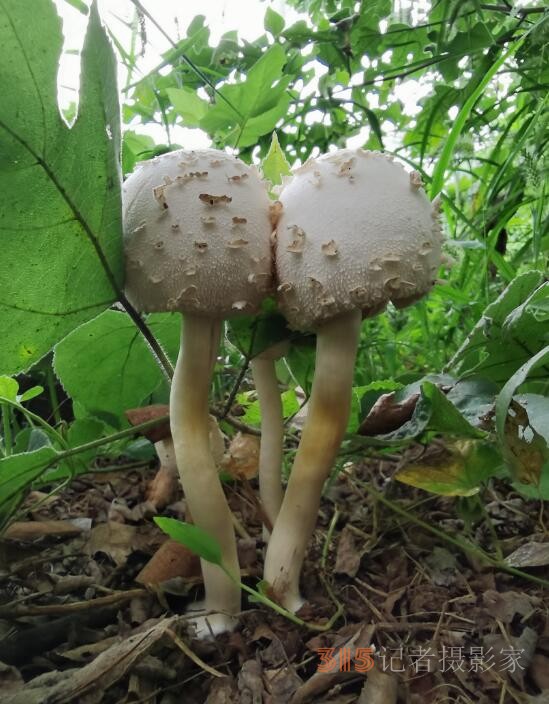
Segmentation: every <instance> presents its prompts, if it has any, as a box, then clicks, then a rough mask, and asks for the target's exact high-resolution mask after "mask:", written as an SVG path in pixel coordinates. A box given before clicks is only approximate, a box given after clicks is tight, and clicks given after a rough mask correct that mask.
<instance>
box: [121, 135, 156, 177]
mask: <svg viewBox="0 0 549 704" xmlns="http://www.w3.org/2000/svg"><path fill="white" fill-rule="evenodd" d="M155 148H156V146H155V143H154V139H153V138H152V137H149V135H146V134H137V133H136V132H134V131H133V130H126V131H125V132H124V136H123V138H122V169H123V171H124V175H126V174H129V173H131V172H132V171H133V170H134V168H135V165H136V164H137V162H138V161H143V160H144V159H147V158H148V157H149V155H152V152H154V150H155Z"/></svg>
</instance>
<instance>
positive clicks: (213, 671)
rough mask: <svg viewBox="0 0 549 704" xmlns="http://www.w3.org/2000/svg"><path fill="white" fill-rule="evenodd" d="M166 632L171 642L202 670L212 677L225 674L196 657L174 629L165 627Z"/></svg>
mask: <svg viewBox="0 0 549 704" xmlns="http://www.w3.org/2000/svg"><path fill="white" fill-rule="evenodd" d="M166 633H167V634H168V635H169V636H170V638H171V639H172V640H173V642H174V643H175V644H176V645H177V647H178V648H179V650H181V652H183V653H185V655H186V656H187V657H188V658H189V659H190V660H192V661H193V662H194V664H195V665H198V667H199V668H200V669H201V670H204V672H207V673H208V674H209V675H213V676H214V677H225V675H224V674H223V673H222V672H219V670H216V669H215V668H213V667H210V665H208V664H207V663H205V662H204V660H202V659H201V658H199V657H198V655H197V654H196V653H194V652H193V651H192V650H191V649H190V648H189V646H188V645H187V644H186V643H185V641H183V640H181V638H180V637H179V636H178V635H177V633H175V632H174V631H172V630H171V628H167V629H166Z"/></svg>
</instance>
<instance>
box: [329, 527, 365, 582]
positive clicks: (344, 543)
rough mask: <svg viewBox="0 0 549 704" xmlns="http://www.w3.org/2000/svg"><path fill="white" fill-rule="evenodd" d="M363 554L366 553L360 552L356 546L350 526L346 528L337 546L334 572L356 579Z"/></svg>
mask: <svg viewBox="0 0 549 704" xmlns="http://www.w3.org/2000/svg"><path fill="white" fill-rule="evenodd" d="M363 553H364V551H363V550H359V549H358V547H357V545H356V541H355V536H354V534H353V532H352V531H351V530H350V528H349V527H348V526H345V527H344V528H343V530H342V531H341V535H340V538H339V542H338V545H337V554H336V563H335V567H334V572H336V573H337V574H346V575H348V576H349V577H356V575H357V573H358V570H359V567H360V560H361V559H362V555H363Z"/></svg>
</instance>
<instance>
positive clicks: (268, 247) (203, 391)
mask: <svg viewBox="0 0 549 704" xmlns="http://www.w3.org/2000/svg"><path fill="white" fill-rule="evenodd" d="M279 199H280V204H277V207H275V208H273V207H272V206H271V205H270V201H269V199H268V196H267V190H266V187H265V185H264V184H263V182H262V181H261V179H260V178H259V176H258V175H257V173H256V171H255V169H253V167H249V166H247V165H245V164H244V163H243V162H241V161H240V160H238V159H237V158H235V157H232V156H229V155H227V154H225V153H223V152H218V151H215V150H202V151H196V152H184V151H176V152H172V153H170V154H166V155H164V156H162V157H159V158H157V159H154V160H152V161H151V162H146V163H145V164H144V165H143V166H141V167H140V168H139V169H138V171H136V172H135V173H134V174H132V175H131V176H130V177H129V179H128V180H127V182H126V184H125V187H124V228H125V245H126V255H127V280H126V292H127V296H128V298H129V300H130V301H132V303H133V304H134V305H135V306H136V308H138V309H139V310H141V311H170V310H171V311H180V312H182V313H184V315H185V321H184V326H183V334H182V347H181V351H180V355H179V358H178V361H177V366H176V370H175V376H174V380H173V384H172V390H171V397H170V423H171V431H172V437H173V441H174V448H175V455H176V461H177V467H178V470H179V474H180V477H181V481H182V484H183V489H184V491H185V495H186V500H187V504H188V506H189V509H190V512H191V514H192V517H193V520H194V521H195V523H196V524H197V525H198V526H200V527H201V528H203V529H204V530H205V531H207V532H208V533H210V534H211V535H212V536H213V537H215V538H216V540H217V541H218V542H219V544H220V545H221V549H222V557H223V563H224V565H225V567H226V568H227V569H228V571H229V572H230V573H231V574H233V575H234V576H236V577H238V574H239V566H238V560H237V555H236V543H235V538H234V533H233V528H232V525H231V516H230V511H229V508H228V505H227V502H226V500H225V497H224V494H223V490H222V488H221V485H220V483H219V480H218V477H217V472H216V468H215V464H214V461H213V458H212V452H211V448H210V442H209V439H208V390H209V386H210V381H211V376H212V371H213V365H214V362H215V358H216V353H217V347H218V343H219V337H220V334H221V321H222V320H223V319H224V318H227V317H229V316H231V315H237V314H240V313H247V314H249V313H254V312H255V311H256V310H257V309H258V307H259V305H260V304H261V301H262V299H263V298H265V296H266V295H268V294H269V293H270V292H271V291H272V290H273V287H274V286H276V297H277V301H278V305H279V308H280V310H281V312H282V313H283V314H284V315H285V317H286V319H287V321H288V323H289V325H290V327H291V328H293V329H295V330H298V331H303V332H314V333H316V335H317V350H316V367H315V374H314V379H313V387H312V393H311V398H310V401H309V411H308V415H307V419H306V422H305V426H304V428H303V432H302V435H301V440H300V443H299V447H298V450H297V453H296V456H295V460H294V465H293V468H292V471H291V474H290V479H289V481H288V485H287V488H286V491H285V493H284V494H283V492H282V485H281V481H280V467H281V461H282V430H283V427H282V418H281V405H280V395H279V391H278V385H277V382H276V377H275V374H274V360H275V359H276V358H277V357H279V356H280V355H281V354H284V349H275V350H273V351H272V353H269V352H267V353H266V354H265V355H264V356H263V358H261V359H256V360H255V362H254V363H253V372H254V378H255V380H256V385H257V387H258V394H259V399H260V404H261V406H262V419H263V429H262V438H263V440H262V447H261V457H260V494H261V499H262V502H263V504H264V512H265V514H266V516H267V517H268V520H269V522H270V523H271V524H272V533H271V535H270V539H269V542H268V547H267V552H266V558H265V573H264V576H265V579H266V581H267V582H269V583H270V585H271V587H272V594H273V595H274V597H275V599H276V600H277V601H278V602H279V603H280V604H282V605H283V606H284V607H286V608H287V609H288V610H291V611H296V610H297V609H299V607H300V606H301V604H302V599H301V597H300V592H299V576H300V571H301V566H302V563H303V558H304V554H305V549H306V547H307V543H308V541H309V539H310V537H311V535H312V532H313V530H314V526H315V522H316V516H317V513H318V508H319V503H320V496H321V491H322V487H323V484H324V481H325V480H326V478H327V476H328V474H329V471H330V469H331V467H332V464H333V462H334V460H335V457H336V454H337V451H338V449H339V446H340V443H341V441H342V439H343V435H344V433H345V429H346V427H347V421H348V417H349V410H350V402H351V390H352V380H353V371H354V363H355V357H356V351H357V346H358V340H359V334H360V325H361V321H362V319H363V318H364V317H367V316H372V315H375V314H377V313H378V312H380V311H381V310H383V309H384V308H385V307H386V305H387V304H388V303H389V302H392V303H393V304H394V305H395V306H397V307H404V306H407V305H410V304H412V303H413V302H414V301H416V300H418V299H419V298H421V297H422V296H424V295H425V294H426V293H427V292H428V291H429V289H430V288H431V286H432V284H433V282H434V279H435V276H436V272H437V270H438V267H439V264H440V260H441V242H442V235H441V228H440V222H439V209H440V207H439V204H438V203H437V202H434V203H430V202H429V200H428V199H427V197H426V195H425V192H424V190H423V188H422V182H421V177H420V174H419V173H418V172H415V171H413V172H411V173H408V172H407V171H406V170H405V169H404V168H403V167H402V166H401V165H399V164H397V163H395V162H394V161H393V160H392V158H391V157H389V156H386V155H384V154H381V153H377V152H367V151H363V150H360V149H359V150H349V149H342V150H338V151H336V152H333V153H330V154H326V155H323V156H321V157H319V158H317V159H310V160H309V161H307V163H306V164H304V165H303V166H302V167H300V168H298V169H296V170H295V171H294V173H293V175H292V176H291V177H290V179H289V180H288V181H287V182H286V183H285V184H284V185H283V187H282V188H281V191H280V194H279ZM273 269H274V271H273ZM270 527H271V526H269V528H270ZM265 535H266V537H268V532H266V533H265ZM202 570H203V576H204V584H205V591H206V603H205V607H206V609H207V610H208V611H216V612H218V613H217V614H216V615H215V616H213V617H212V616H211V615H210V616H208V619H209V622H210V623H209V628H211V630H213V632H214V633H215V632H220V631H222V630H226V629H230V628H231V627H232V626H233V625H234V619H232V618H231V615H232V614H236V613H237V612H238V610H239V609H240V593H239V588H238V586H237V585H235V582H234V581H232V580H230V579H228V577H227V575H226V574H224V573H223V572H222V571H221V570H220V569H219V568H218V567H216V566H214V565H211V564H208V563H205V562H203V564H202Z"/></svg>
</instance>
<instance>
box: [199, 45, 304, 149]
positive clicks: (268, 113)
mask: <svg viewBox="0 0 549 704" xmlns="http://www.w3.org/2000/svg"><path fill="white" fill-rule="evenodd" d="M285 63H286V54H285V52H284V49H283V48H282V46H281V45H280V44H275V45H274V46H272V47H270V49H268V50H267V51H266V52H265V53H264V54H263V56H262V57H261V58H260V59H259V60H258V61H256V63H255V64H254V65H253V66H252V68H251V69H250V70H249V72H248V75H247V76H246V79H245V80H244V81H242V82H240V83H237V84H226V85H224V86H223V87H222V88H220V89H219V92H220V94H221V95H222V96H224V97H225V98H226V100H227V101H229V103H231V104H232V105H233V106H235V107H236V108H237V110H238V112H237V111H236V110H234V109H232V108H231V107H230V106H229V105H228V104H227V103H226V102H225V101H223V100H218V101H217V102H216V103H215V104H214V105H211V106H210V107H209V109H208V112H207V114H206V115H205V117H204V118H203V119H202V120H201V121H200V127H201V128H202V129H203V130H205V131H206V132H208V133H209V134H211V135H217V134H220V135H221V137H222V138H223V140H224V141H225V142H226V143H227V144H230V145H231V146H238V147H248V146H251V145H253V144H256V142H257V140H258V138H259V137H261V136H262V135H264V134H269V133H270V132H272V131H273V129H274V127H275V125H276V123H277V122H278V120H280V119H281V118H282V117H284V116H285V115H286V114H287V111H288V106H289V104H290V100H291V98H290V96H289V94H288V93H287V91H286V89H287V87H288V84H289V81H290V78H289V77H288V76H286V77H284V76H283V75H282V68H283V66H284V64H285Z"/></svg>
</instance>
